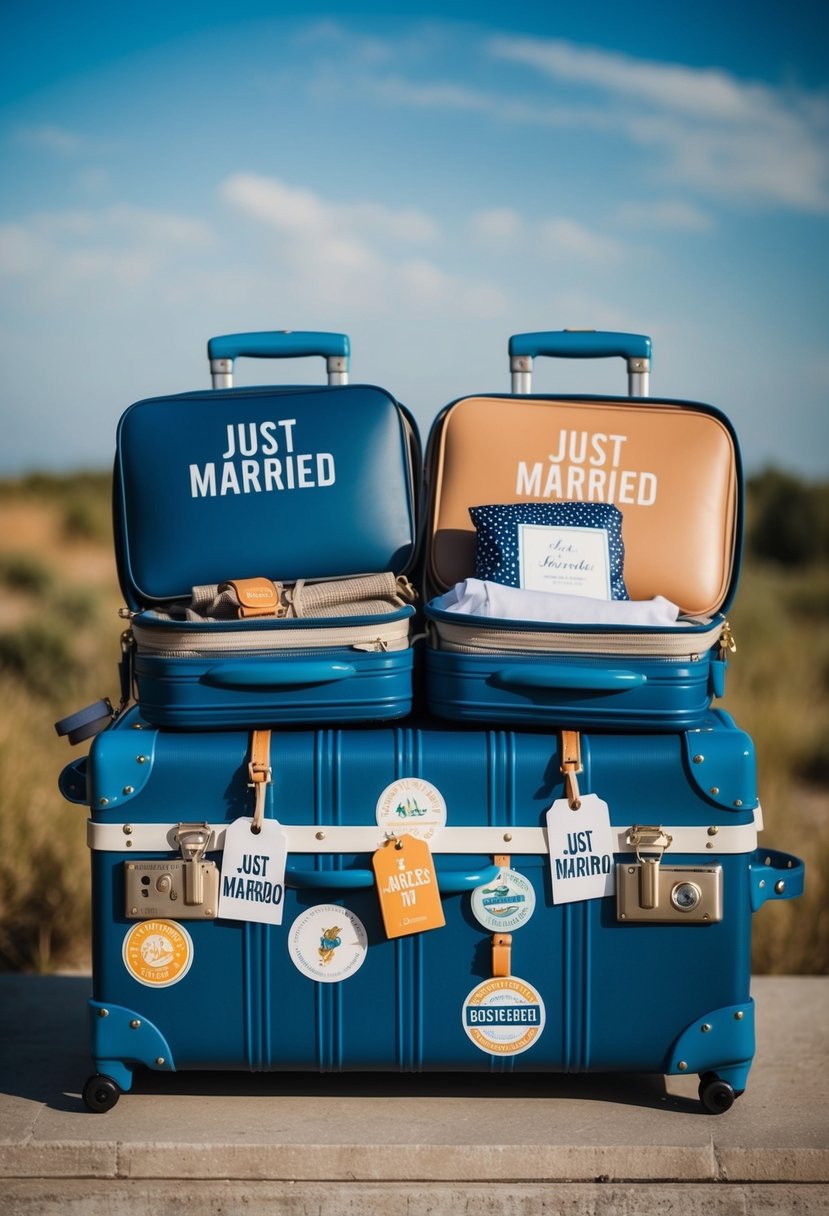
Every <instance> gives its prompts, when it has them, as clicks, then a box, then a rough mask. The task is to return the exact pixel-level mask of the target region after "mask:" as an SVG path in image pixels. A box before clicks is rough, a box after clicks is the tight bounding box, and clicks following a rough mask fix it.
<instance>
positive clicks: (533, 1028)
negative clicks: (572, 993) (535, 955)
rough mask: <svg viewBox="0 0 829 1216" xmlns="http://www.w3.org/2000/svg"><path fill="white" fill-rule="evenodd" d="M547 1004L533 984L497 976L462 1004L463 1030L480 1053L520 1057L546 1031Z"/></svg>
mask: <svg viewBox="0 0 829 1216" xmlns="http://www.w3.org/2000/svg"><path fill="white" fill-rule="evenodd" d="M545 1020H546V1014H545V1010H544V1002H543V1001H542V999H541V997H540V995H539V994H538V992H536V990H535V988H533V986H532V984H528V983H527V982H526V980H521V979H519V978H518V976H516V975H505V976H496V977H495V978H493V979H491V980H484V982H483V983H482V984H478V986H477V987H476V988H473V989H472V991H471V992H470V994H469V996H468V997H467V998H466V1000H465V1001H464V1003H463V1028H464V1030H465V1031H466V1034H467V1035H468V1036H469V1038H470V1039H471V1040H472V1042H473V1043H474V1044H475V1046H476V1047H477V1048H479V1050H480V1051H483V1052H486V1054H487V1055H490V1056H517V1055H520V1054H521V1053H522V1052H524V1051H528V1050H529V1049H530V1048H531V1047H532V1046H533V1045H534V1044H535V1043H536V1042H537V1041H538V1038H539V1036H540V1034H541V1032H542V1031H543V1029H544V1022H545Z"/></svg>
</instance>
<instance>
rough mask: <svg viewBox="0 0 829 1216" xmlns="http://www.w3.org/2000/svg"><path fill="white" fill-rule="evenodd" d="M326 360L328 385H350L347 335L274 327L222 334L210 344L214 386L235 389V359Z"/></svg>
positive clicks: (349, 346)
mask: <svg viewBox="0 0 829 1216" xmlns="http://www.w3.org/2000/svg"><path fill="white" fill-rule="evenodd" d="M310 355H318V356H319V357H320V358H322V359H325V363H326V368H327V371H328V383H329V384H348V361H349V357H350V355H351V343H350V342H349V339H348V335H347V334H328V333H317V332H315V331H313V330H297V331H294V330H291V329H282V330H273V331H265V332H263V333H251V334H220V335H219V336H218V337H216V338H210V339H209V340H208V343H207V357H208V359H209V360H210V375H211V377H212V380H213V387H214V388H233V363H234V360H235V359H238V358H240V357H245V358H249V359H304V358H306V357H307V356H310Z"/></svg>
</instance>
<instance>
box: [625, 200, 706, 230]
mask: <svg viewBox="0 0 829 1216" xmlns="http://www.w3.org/2000/svg"><path fill="white" fill-rule="evenodd" d="M616 215H617V217H618V219H619V220H620V222H621V223H623V224H628V225H631V226H635V227H640V228H648V229H656V228H662V229H668V230H674V231H677V232H710V231H711V230H712V229H713V227H714V221H713V219H712V217H711V216H710V214H709V213H708V212H706V211H703V210H702V209H701V208H700V207H697V206H695V205H694V204H693V203H689V202H686V201H685V200H684V199H662V200H657V201H654V202H640V203H624V204H623V205H622V206H621V207H619V208H618V211H617V212H616Z"/></svg>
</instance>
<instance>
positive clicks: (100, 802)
mask: <svg viewBox="0 0 829 1216" xmlns="http://www.w3.org/2000/svg"><path fill="white" fill-rule="evenodd" d="M98 806H109V799H108V798H99V799H98Z"/></svg>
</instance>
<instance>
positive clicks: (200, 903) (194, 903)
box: [124, 823, 219, 920]
mask: <svg viewBox="0 0 829 1216" xmlns="http://www.w3.org/2000/svg"><path fill="white" fill-rule="evenodd" d="M212 839H213V829H212V828H211V827H210V825H209V824H208V823H180V824H179V826H178V829H177V831H176V833H175V836H174V840H175V842H176V844H177V845H178V847H179V849H180V850H181V860H180V861H179V860H178V859H176V860H174V861H132V860H130V861H125V862H124V902H125V915H126V916H127V917H128V918H129V919H131V920H135V919H145V918H146V917H149V916H174V917H175V918H176V919H177V920H204V919H207V918H211V917H215V916H216V913H217V910H218V905H219V870H218V867H217V866H216V863H215V862H213V861H205V860H204V854H205V853H206V852H207V850H208V849H209V848H210V844H211V841H212Z"/></svg>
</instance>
